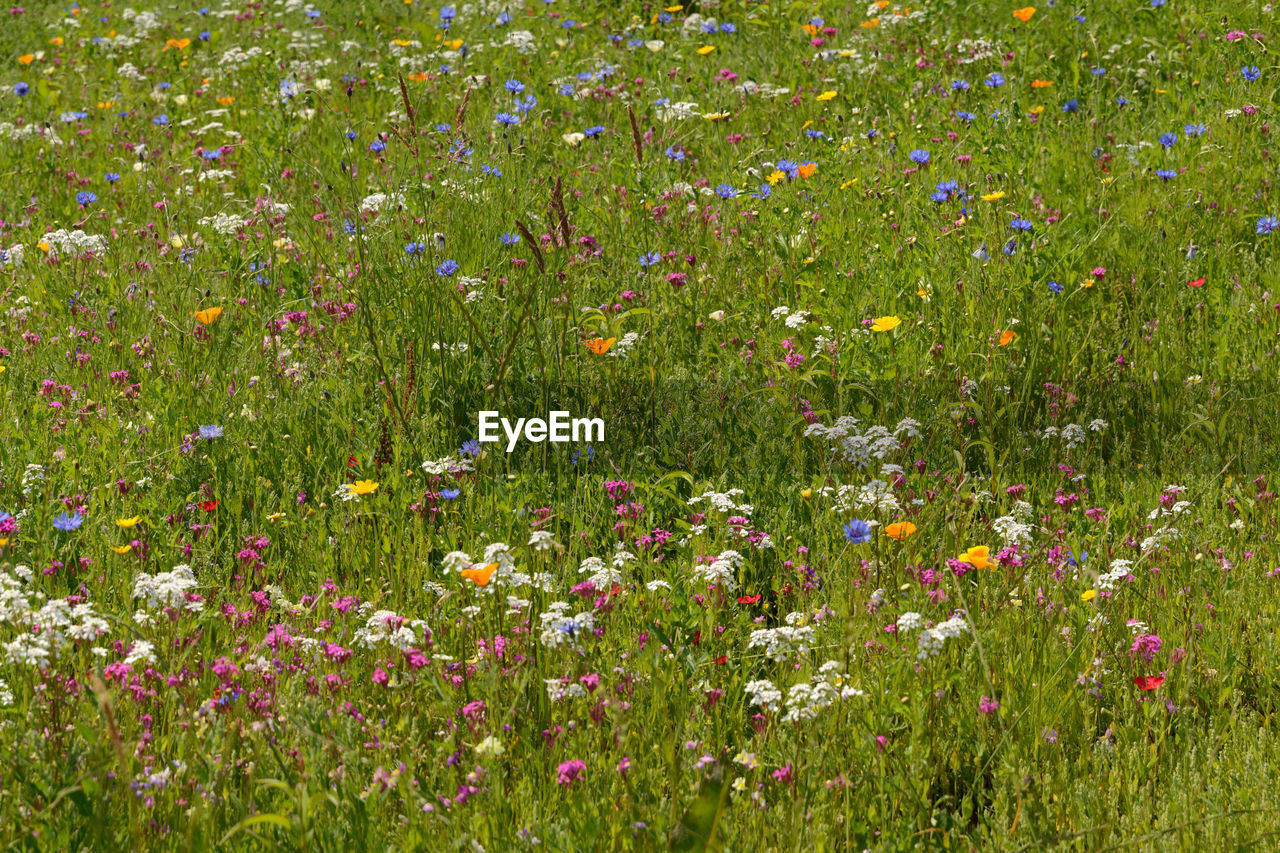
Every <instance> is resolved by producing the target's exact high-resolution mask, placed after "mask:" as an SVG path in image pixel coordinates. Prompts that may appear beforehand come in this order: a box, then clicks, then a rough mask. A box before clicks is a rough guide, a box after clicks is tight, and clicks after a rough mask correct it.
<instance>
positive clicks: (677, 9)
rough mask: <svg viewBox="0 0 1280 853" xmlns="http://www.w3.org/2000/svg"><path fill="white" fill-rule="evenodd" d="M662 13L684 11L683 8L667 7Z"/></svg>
mask: <svg viewBox="0 0 1280 853" xmlns="http://www.w3.org/2000/svg"><path fill="white" fill-rule="evenodd" d="M662 11H664V12H683V11H684V7H683V6H668V7H667V8H665V9H663V10H662Z"/></svg>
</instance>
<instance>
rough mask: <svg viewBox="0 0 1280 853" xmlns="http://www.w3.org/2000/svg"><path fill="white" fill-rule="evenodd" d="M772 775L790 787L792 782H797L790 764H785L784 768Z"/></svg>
mask: <svg viewBox="0 0 1280 853" xmlns="http://www.w3.org/2000/svg"><path fill="white" fill-rule="evenodd" d="M770 775H771V776H773V778H774V779H777V780H778V781H779V782H781V783H782V784H784V785H790V784H791V783H792V782H794V781H795V775H794V774H793V773H792V771H791V765H790V764H784V765H783V766H781V767H779V768H778V769H777V770H775V771H773V773H771V774H770Z"/></svg>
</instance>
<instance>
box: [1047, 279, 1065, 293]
mask: <svg viewBox="0 0 1280 853" xmlns="http://www.w3.org/2000/svg"><path fill="white" fill-rule="evenodd" d="M1065 289H1066V288H1064V287H1063V286H1062V285H1060V284H1058V283H1057V282H1056V281H1051V282H1049V290H1051V291H1052V292H1054V293H1061V292H1062V291H1063V290H1065Z"/></svg>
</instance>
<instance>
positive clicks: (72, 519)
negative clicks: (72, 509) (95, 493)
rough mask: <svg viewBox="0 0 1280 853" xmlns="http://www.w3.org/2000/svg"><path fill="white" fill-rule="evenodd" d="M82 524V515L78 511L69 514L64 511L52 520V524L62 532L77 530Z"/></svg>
mask: <svg viewBox="0 0 1280 853" xmlns="http://www.w3.org/2000/svg"><path fill="white" fill-rule="evenodd" d="M82 524H84V516H83V515H81V514H80V513H78V512H77V513H73V514H71V515H67V514H66V513H65V512H64V513H63V514H62V515H59V516H58V517H57V518H55V519H54V520H53V526H54V527H55V528H56V529H58V530H61V531H64V532H70V531H72V530H78V529H79V528H80V525H82Z"/></svg>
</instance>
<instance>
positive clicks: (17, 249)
mask: <svg viewBox="0 0 1280 853" xmlns="http://www.w3.org/2000/svg"><path fill="white" fill-rule="evenodd" d="M25 257H26V249H24V248H23V246H22V244H21V243H14V244H13V245H12V246H10V247H9V248H7V249H0V267H20V266H22V260H23V258H25Z"/></svg>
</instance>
